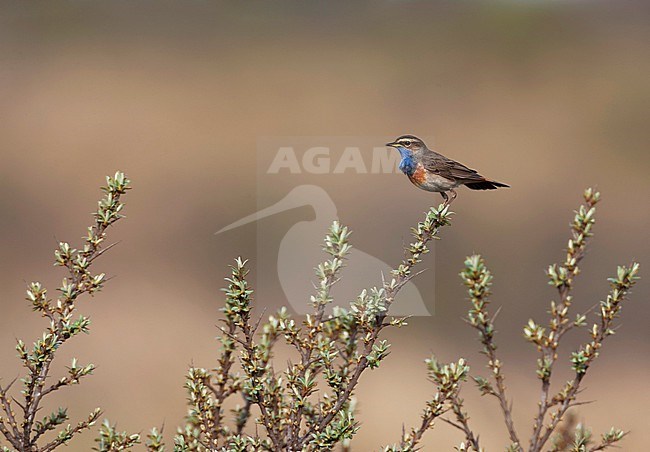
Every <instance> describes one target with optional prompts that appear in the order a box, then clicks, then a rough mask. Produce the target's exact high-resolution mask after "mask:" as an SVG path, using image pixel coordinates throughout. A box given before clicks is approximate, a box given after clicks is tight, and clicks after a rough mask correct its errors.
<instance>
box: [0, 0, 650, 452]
mask: <svg viewBox="0 0 650 452" xmlns="http://www.w3.org/2000/svg"><path fill="white" fill-rule="evenodd" d="M649 13H650V8H649V7H648V4H647V2H618V1H609V2H583V1H547V2H544V1H537V2H534V1H526V2H524V1H511V2H490V3H488V2H478V1H477V2H469V1H447V2H441V1H436V2H410V1H381V2H372V3H370V2H356V3H343V2H341V3H335V2H333V3H325V2H309V3H307V2H305V3H299V2H291V3H274V4H273V3H267V2H259V3H258V2H246V3H245V2H239V3H234V2H233V3H225V2H224V3H222V2H155V3H154V2H101V3H100V2H76V3H61V2H59V3H43V2H38V3H17V2H14V3H4V4H3V5H2V12H0V59H1V60H0V61H1V63H0V81H1V83H0V137H1V144H0V149H1V151H0V152H1V154H0V156H1V158H2V165H1V166H0V187H1V189H0V207H1V211H2V215H0V232H1V235H0V243H1V246H0V250H1V251H0V258H1V262H2V271H1V272H0V283H1V284H2V299H1V301H0V303H1V308H2V309H1V314H0V363H1V365H0V377H2V381H4V382H7V381H8V380H10V379H12V378H13V377H15V376H17V375H19V374H20V372H21V369H20V368H19V362H18V360H17V359H16V358H15V351H14V349H13V344H14V340H15V338H16V337H19V338H22V339H24V340H25V341H28V342H30V343H31V341H32V340H33V339H34V338H35V337H36V336H37V335H40V332H41V331H42V329H43V327H44V321H43V320H41V319H39V318H38V317H37V316H36V315H35V314H33V313H32V312H31V311H30V308H29V306H28V305H27V303H26V302H24V301H22V300H23V297H24V289H25V285H26V283H28V282H29V281H32V280H41V281H42V282H44V283H46V284H47V286H48V287H49V288H50V293H51V294H52V295H54V293H55V290H54V289H55V287H57V284H58V283H59V281H60V278H61V277H62V276H63V275H62V273H61V272H60V270H59V269H56V268H53V267H52V266H51V262H52V249H53V248H54V246H55V244H56V241H57V240H68V241H71V242H73V243H79V242H78V238H79V237H80V236H81V235H82V233H84V231H85V227H86V225H87V224H88V222H89V219H90V216H89V212H91V210H92V209H93V208H94V206H95V201H96V199H98V196H99V192H98V190H97V189H96V187H97V186H98V185H99V184H100V183H102V182H103V177H104V175H105V174H109V173H112V172H114V171H115V170H116V169H121V170H124V171H125V172H127V174H128V175H129V177H130V178H131V179H132V180H133V185H134V187H135V188H134V190H133V191H132V192H131V193H130V194H129V197H128V199H127V203H128V205H127V210H126V213H127V215H128V219H127V220H126V221H124V222H122V223H121V224H119V225H118V227H117V228H116V229H115V231H114V233H113V235H112V238H114V239H119V240H121V241H122V243H121V245H120V246H119V247H117V248H116V249H114V250H113V251H111V252H110V254H109V255H107V256H106V258H104V259H103V261H102V262H101V263H99V264H98V269H101V270H104V271H106V272H107V273H109V274H110V275H115V276H116V277H115V278H114V279H113V280H112V281H110V283H109V284H108V285H107V287H106V289H105V291H104V292H102V293H101V294H100V295H99V296H97V297H95V298H94V299H92V300H85V301H84V302H82V303H80V309H81V311H82V312H84V313H87V314H90V315H91V317H92V321H93V325H92V331H91V333H92V334H91V335H90V336H88V337H84V338H83V339H77V340H75V341H74V342H72V343H70V344H69V346H68V347H66V350H64V351H63V353H62V356H59V358H58V359H59V361H58V363H59V364H58V365H59V369H60V368H62V366H63V365H65V364H67V363H68V362H69V361H68V359H69V357H71V356H73V355H74V356H77V357H78V358H79V359H80V360H81V362H83V363H86V362H88V361H92V362H94V363H95V364H97V366H98V369H97V371H96V374H95V375H94V376H93V377H91V378H89V379H88V380H87V381H86V382H85V383H84V384H82V385H81V386H79V387H75V388H72V389H70V390H67V391H65V392H61V394H59V395H58V397H59V399H58V402H59V403H60V404H65V405H69V406H70V407H71V410H70V413H71V414H72V416H73V419H76V417H80V416H82V415H84V414H85V413H87V412H89V411H91V410H92V409H93V408H94V407H95V406H99V405H101V406H102V407H103V408H104V410H105V415H106V416H107V417H109V418H110V419H111V420H113V421H118V427H120V428H123V429H128V430H129V431H142V432H144V431H146V430H147V429H148V428H150V427H151V426H153V425H161V424H162V423H163V422H164V424H165V432H166V435H167V436H168V437H171V434H172V432H173V430H174V429H175V427H176V425H178V424H179V423H180V422H181V420H182V418H183V416H184V415H185V412H186V407H185V391H184V390H183V388H182V385H183V382H184V374H185V372H186V369H187V367H188V365H189V364H190V363H194V364H196V365H199V366H205V367H211V366H213V365H214V363H215V356H216V351H217V343H216V341H215V340H214V337H215V336H216V334H217V330H216V328H215V324H216V322H217V319H218V311H217V310H218V308H219V307H220V303H221V300H222V294H221V293H220V292H219V291H218V288H219V287H220V286H221V283H222V277H223V276H225V275H226V272H227V269H226V265H227V264H229V263H230V262H231V259H232V258H233V257H234V256H237V255H239V254H241V255H244V256H251V257H252V258H254V257H255V250H256V243H255V237H256V234H255V231H256V229H255V228H256V227H255V226H254V225H251V226H247V227H245V228H242V229H239V230H237V231H236V232H234V233H232V234H230V235H228V236H227V237H222V236H214V235H213V233H214V231H216V230H218V229H220V228H221V227H223V226H224V225H226V224H229V223H231V222H232V221H235V220H236V219H238V218H241V217H243V216H245V215H247V214H249V213H252V212H254V211H255V209H256V208H257V205H256V204H257V202H256V149H257V143H258V139H259V138H260V137H264V136H295V135H302V136H346V135H353V136H370V137H374V136H376V137H384V136H397V135H400V134H402V133H407V132H409V133H415V134H419V135H423V136H435V144H436V147H437V148H438V149H439V150H441V151H442V152H443V153H445V154H447V155H449V156H450V157H452V158H456V159H458V160H460V161H462V162H466V163H467V164H470V165H471V166H473V167H475V168H478V169H480V170H481V172H483V173H485V174H487V175H490V176H493V177H494V178H497V179H499V180H503V181H504V182H508V183H510V184H511V185H512V187H513V188H512V189H510V190H500V191H499V192H497V193H477V192H469V191H467V190H463V191H462V192H461V193H460V196H459V199H458V200H457V201H456V203H455V205H454V210H455V211H456V212H457V216H456V218H455V223H454V225H453V227H452V228H451V229H448V230H446V231H444V233H443V240H442V241H441V242H439V243H438V244H437V248H436V253H435V254H436V256H435V259H433V257H432V258H431V259H429V260H427V261H425V264H426V265H425V266H429V267H433V266H435V284H428V283H426V282H425V283H423V285H421V286H420V287H421V290H422V291H423V292H424V295H425V297H426V296H430V297H434V296H435V316H433V317H430V318H420V319H414V320H413V321H412V322H411V325H410V326H409V328H410V329H409V330H408V331H405V330H401V331H395V332H393V333H391V334H390V338H391V340H392V342H393V347H394V348H393V351H394V353H393V354H392V355H391V356H390V357H389V358H388V359H387V361H386V362H385V364H384V365H383V366H382V368H380V369H379V370H378V371H374V372H372V373H370V374H367V375H366V376H365V377H364V378H363V380H362V385H361V390H360V391H359V393H358V397H359V407H360V411H361V414H360V419H361V421H362V422H363V425H362V429H361V431H360V433H359V434H358V436H357V437H356V439H355V441H354V442H353V446H354V449H355V450H360V451H362V450H374V449H377V448H378V447H379V446H380V445H383V444H386V443H392V442H394V441H396V440H397V439H398V438H399V435H400V432H401V428H402V423H405V424H406V425H407V426H409V425H413V424H415V423H417V422H418V420H419V415H420V411H421V409H422V406H423V403H424V400H425V398H426V397H427V396H428V395H429V394H430V393H431V392H432V386H431V385H430V384H429V383H427V382H426V379H425V372H424V366H423V363H422V360H423V359H424V358H425V357H427V356H428V355H429V354H430V353H432V352H435V353H436V354H437V355H438V356H439V357H440V358H441V359H443V360H451V359H454V358H456V357H458V356H465V357H467V358H468V359H469V360H470V363H471V364H473V369H474V372H475V373H476V374H485V373H486V371H485V369H484V361H483V360H482V356H480V355H479V354H478V353H477V352H476V351H477V350H478V348H479V346H478V344H477V342H476V337H475V334H474V332H472V331H471V330H469V328H468V327H467V326H465V324H464V323H463V321H462V320H461V317H462V316H463V315H464V312H465V311H466V308H467V303H466V301H465V293H464V290H463V288H462V286H461V283H460V280H459V278H458V277H457V272H458V271H459V269H460V268H461V266H462V260H463V258H464V257H465V256H466V255H467V254H470V253H472V252H481V253H483V254H484V255H485V256H486V258H487V259H488V263H489V265H490V266H491V268H492V270H493V272H494V274H495V278H496V283H495V287H494V292H495V295H494V297H493V300H494V304H495V305H501V306H503V309H502V311H501V314H500V317H499V321H498V325H499V326H500V331H499V336H498V342H499V343H500V344H501V353H502V358H503V360H504V361H505V368H506V372H507V375H508V381H507V383H508V385H509V387H510V389H511V396H512V397H513V398H514V400H515V404H514V409H515V415H516V421H518V424H519V430H520V434H521V436H527V435H526V434H527V433H528V432H529V431H530V428H531V425H530V424H531V420H532V417H533V411H534V409H535V406H536V405H535V403H536V397H537V393H538V385H537V381H536V379H535V376H534V368H535V359H536V356H535V354H534V353H533V351H532V349H531V347H530V345H529V344H526V343H524V341H523V339H522V333H521V332H522V330H521V327H522V326H523V324H524V323H525V322H526V321H527V319H528V318H529V317H530V316H534V317H535V318H537V319H542V318H543V316H544V315H545V311H546V309H547V306H548V303H549V300H550V299H551V298H553V297H555V293H554V292H553V290H551V288H550V287H548V286H547V285H546V278H545V275H544V269H545V267H546V265H548V264H549V263H552V262H555V261H558V260H560V259H561V258H562V249H563V247H564V246H565V242H566V239H567V237H568V222H569V221H570V219H571V215H572V213H571V212H572V209H574V208H575V207H576V206H577V205H578V202H579V200H580V193H581V191H582V189H583V188H584V187H586V186H589V185H596V186H597V187H598V188H599V189H600V190H601V191H602V193H603V198H604V200H603V202H602V204H601V206H600V208H599V216H598V223H597V227H596V237H595V240H594V241H593V244H592V247H591V249H590V253H589V256H588V258H587V260H586V262H585V265H584V267H583V270H584V272H583V275H582V276H581V278H580V281H579V283H578V288H577V292H576V306H579V307H581V308H582V309H586V308H587V307H589V306H591V305H592V304H593V303H596V302H597V301H598V300H600V299H602V297H604V295H605V293H606V290H607V283H606V277H607V276H608V275H610V274H612V273H613V272H614V270H615V268H616V265H617V264H623V263H629V262H630V261H631V260H632V259H637V260H640V261H641V263H642V264H643V265H645V269H644V270H643V275H647V272H648V270H647V268H648V264H649V263H650V259H649V258H650V250H649V247H648V232H647V231H648V226H649V225H650V213H649V209H648V195H650V179H649V178H648V171H649V170H650V157H649V154H648V152H647V145H648V143H649V139H650V128H649V127H648V118H649V113H650V111H649V110H650V108H649V107H648V105H650V84H649V83H648V71H649V69H650V62H649V60H648V42H649V39H650V26H649V19H650V14H649ZM340 191H341V193H348V194H350V193H353V194H354V196H353V198H354V201H353V202H348V203H344V204H341V205H340V206H339V210H338V213H339V216H340V218H341V219H342V221H344V222H345V223H347V224H349V225H350V226H351V227H352V228H353V229H354V230H355V231H357V234H356V235H355V240H354V244H355V246H358V247H359V248H362V249H364V250H369V251H371V250H373V249H377V248H382V249H384V250H386V251H385V252H386V253H390V257H392V260H391V261H392V262H394V261H396V260H397V259H399V258H400V256H401V245H402V240H403V239H404V238H405V237H406V234H407V232H408V228H409V227H410V226H411V225H413V224H414V223H415V222H416V221H417V220H419V219H420V217H421V212H422V211H424V210H425V209H426V208H427V206H428V205H430V204H431V203H432V198H431V195H429V194H427V193H424V192H420V191H417V190H416V189H415V188H414V187H412V186H411V185H410V184H409V183H408V182H407V181H406V180H405V179H404V178H403V176H400V175H386V176H382V177H379V176H376V175H375V176H372V177H371V176H367V177H366V176H363V175H356V174H348V175H346V176H342V179H341V184H340ZM335 195H336V193H334V194H333V195H332V196H335ZM278 196H281V193H280V194H278ZM437 202H438V197H437V195H436V197H435V203H437ZM375 212H377V213H375ZM311 215H313V214H312V213H310V212H309V210H308V209H298V210H296V211H294V212H292V213H287V215H286V216H283V217H281V219H275V220H273V221H272V222H271V223H268V224H267V225H268V227H271V226H273V227H279V228H285V230H286V228H288V227H290V226H291V224H292V222H295V221H299V220H303V219H309V218H310V216H311ZM377 224H381V227H377ZM258 226H259V227H265V224H260V225H258ZM305 246H318V244H316V243H314V244H305ZM423 277H424V278H426V276H423ZM646 279H647V278H646ZM427 287H430V288H433V289H431V290H435V294H432V293H429V294H427V292H426V291H427V290H428V289H427ZM649 294H650V290H649V289H648V284H647V282H646V281H645V280H642V281H641V282H640V283H639V284H638V286H637V288H636V290H635V291H634V294H633V297H632V300H631V302H630V303H629V304H628V305H627V306H626V307H625V309H624V312H623V316H622V323H623V327H622V328H621V330H620V334H619V335H617V336H615V337H613V338H611V340H610V341H609V343H608V344H606V346H605V348H604V352H603V354H602V356H601V358H600V359H599V360H598V362H597V363H596V365H595V366H594V367H593V369H592V371H591V372H590V375H588V377H587V379H586V385H585V386H586V388H587V389H586V391H585V392H584V394H583V399H584V400H596V403H593V404H590V405H587V406H582V407H580V408H579V409H578V410H577V413H578V418H579V420H581V421H582V420H584V421H585V422H586V423H587V424H588V425H590V426H592V427H593V428H594V433H597V434H599V433H600V432H601V431H604V430H606V429H609V427H610V425H611V424H615V425H616V426H619V427H622V428H624V429H627V430H631V431H632V433H631V434H630V436H629V438H628V439H626V440H625V442H624V443H623V450H634V451H638V450H646V449H647V443H648V441H649V440H650V438H649V436H648V428H649V427H650V409H649V408H648V406H649V405H650V392H649V391H648V389H647V380H648V375H649V371H650V362H649V360H648V358H649V357H650V341H649V339H650V332H649V329H648V323H649V321H650V311H649V309H648V307H647V300H648V295H649ZM258 298H259V299H260V300H263V304H265V305H267V306H271V307H272V308H273V307H275V306H279V305H280V304H282V300H281V299H268V298H266V299H265V298H264V294H259V295H258ZM585 337H586V333H584V332H579V333H577V334H574V335H573V336H571V338H570V339H568V340H567V344H566V345H567V346H568V347H567V348H566V349H565V355H564V356H563V357H562V360H561V365H562V366H563V370H562V371H561V372H558V376H565V377H568V375H569V372H568V371H567V368H568V364H567V360H566V358H567V356H568V353H569V351H570V350H571V349H572V347H575V346H576V345H577V344H578V343H579V341H580V339H583V338H585ZM557 383H559V380H558V381H557ZM476 392H477V391H476V390H475V389H474V388H473V387H472V385H471V384H468V385H467V387H466V389H465V392H464V394H465V398H466V399H467V404H468V408H469V411H470V413H471V414H472V420H471V422H472V423H473V424H474V425H475V426H476V430H478V431H479V432H480V434H481V438H483V441H484V442H485V446H486V447H487V448H488V450H499V449H503V447H504V445H505V444H506V434H505V429H504V427H503V425H502V423H501V421H500V418H499V417H498V416H497V414H498V406H497V405H496V403H495V402H494V401H493V400H481V399H480V398H479V397H478V395H477V393H476ZM533 396H534V397H533ZM92 437H93V434H92V433H87V434H85V435H84V436H83V439H81V440H80V441H77V442H73V443H72V445H71V446H70V450H80V451H81V450H89V449H90V447H91V444H92ZM460 440H461V437H460V434H459V433H458V432H456V431H453V430H452V429H451V428H450V427H449V426H447V425H444V424H440V425H438V426H437V427H436V429H434V430H433V431H432V432H430V433H429V434H428V436H427V437H426V441H425V450H450V449H451V447H452V446H453V445H457V444H458V443H459V442H460Z"/></svg>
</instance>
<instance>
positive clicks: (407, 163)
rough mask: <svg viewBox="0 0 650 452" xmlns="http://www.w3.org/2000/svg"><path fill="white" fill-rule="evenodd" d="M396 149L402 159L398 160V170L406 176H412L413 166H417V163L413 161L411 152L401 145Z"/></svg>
mask: <svg viewBox="0 0 650 452" xmlns="http://www.w3.org/2000/svg"><path fill="white" fill-rule="evenodd" d="M397 150H398V151H399V153H400V155H401V156H402V161H401V162H399V169H400V171H401V172H403V173H404V174H406V175H407V176H412V175H413V173H414V172H415V167H416V166H417V163H415V160H414V159H413V153H412V152H411V151H410V150H408V149H406V148H402V147H399V148H397Z"/></svg>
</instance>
